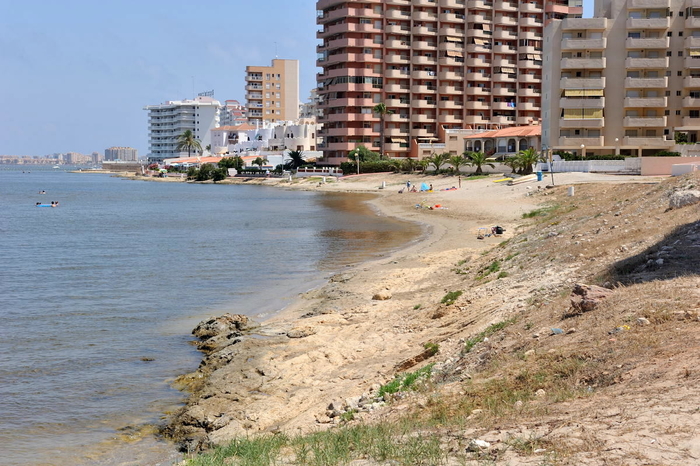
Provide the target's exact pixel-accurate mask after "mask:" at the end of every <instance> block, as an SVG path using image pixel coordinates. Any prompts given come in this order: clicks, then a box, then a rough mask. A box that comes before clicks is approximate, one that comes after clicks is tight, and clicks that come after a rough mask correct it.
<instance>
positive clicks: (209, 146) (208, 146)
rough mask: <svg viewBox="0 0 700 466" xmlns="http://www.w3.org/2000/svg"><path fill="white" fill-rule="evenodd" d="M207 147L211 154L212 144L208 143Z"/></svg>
mask: <svg viewBox="0 0 700 466" xmlns="http://www.w3.org/2000/svg"><path fill="white" fill-rule="evenodd" d="M205 149H206V150H207V152H209V153H210V154H211V144H207V147H205Z"/></svg>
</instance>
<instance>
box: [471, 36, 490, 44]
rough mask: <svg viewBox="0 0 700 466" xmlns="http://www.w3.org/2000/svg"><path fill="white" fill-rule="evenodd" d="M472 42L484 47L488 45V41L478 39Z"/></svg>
mask: <svg viewBox="0 0 700 466" xmlns="http://www.w3.org/2000/svg"><path fill="white" fill-rule="evenodd" d="M473 40H474V43H475V44H476V45H486V44H488V43H489V41H488V40H486V39H479V38H478V37H475V38H474V39H473Z"/></svg>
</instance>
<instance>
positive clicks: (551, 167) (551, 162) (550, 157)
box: [542, 146, 554, 186]
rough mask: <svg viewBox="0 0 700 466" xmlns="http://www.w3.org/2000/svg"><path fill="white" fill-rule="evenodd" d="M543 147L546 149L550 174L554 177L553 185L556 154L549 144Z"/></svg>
mask: <svg viewBox="0 0 700 466" xmlns="http://www.w3.org/2000/svg"><path fill="white" fill-rule="evenodd" d="M542 149H543V150H544V156H545V158H546V159H547V162H549V174H550V175H551V177H552V186H554V160H553V159H554V154H553V153H552V151H551V149H550V148H549V147H547V146H542Z"/></svg>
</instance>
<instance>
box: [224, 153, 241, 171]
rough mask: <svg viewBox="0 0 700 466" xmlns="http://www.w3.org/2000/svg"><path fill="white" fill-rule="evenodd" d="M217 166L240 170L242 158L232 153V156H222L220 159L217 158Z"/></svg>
mask: <svg viewBox="0 0 700 466" xmlns="http://www.w3.org/2000/svg"><path fill="white" fill-rule="evenodd" d="M218 165H219V168H235V169H236V170H238V171H240V170H242V169H243V165H244V163H243V159H242V158H240V157H239V156H237V155H234V156H233V157H222V158H221V160H219V163H218Z"/></svg>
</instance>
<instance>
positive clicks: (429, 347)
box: [423, 341, 440, 356]
mask: <svg viewBox="0 0 700 466" xmlns="http://www.w3.org/2000/svg"><path fill="white" fill-rule="evenodd" d="M423 349H425V351H426V352H427V353H428V356H435V355H436V354H438V351H440V345H438V344H437V343H433V342H430V341H429V342H427V343H426V344H424V345H423Z"/></svg>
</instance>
